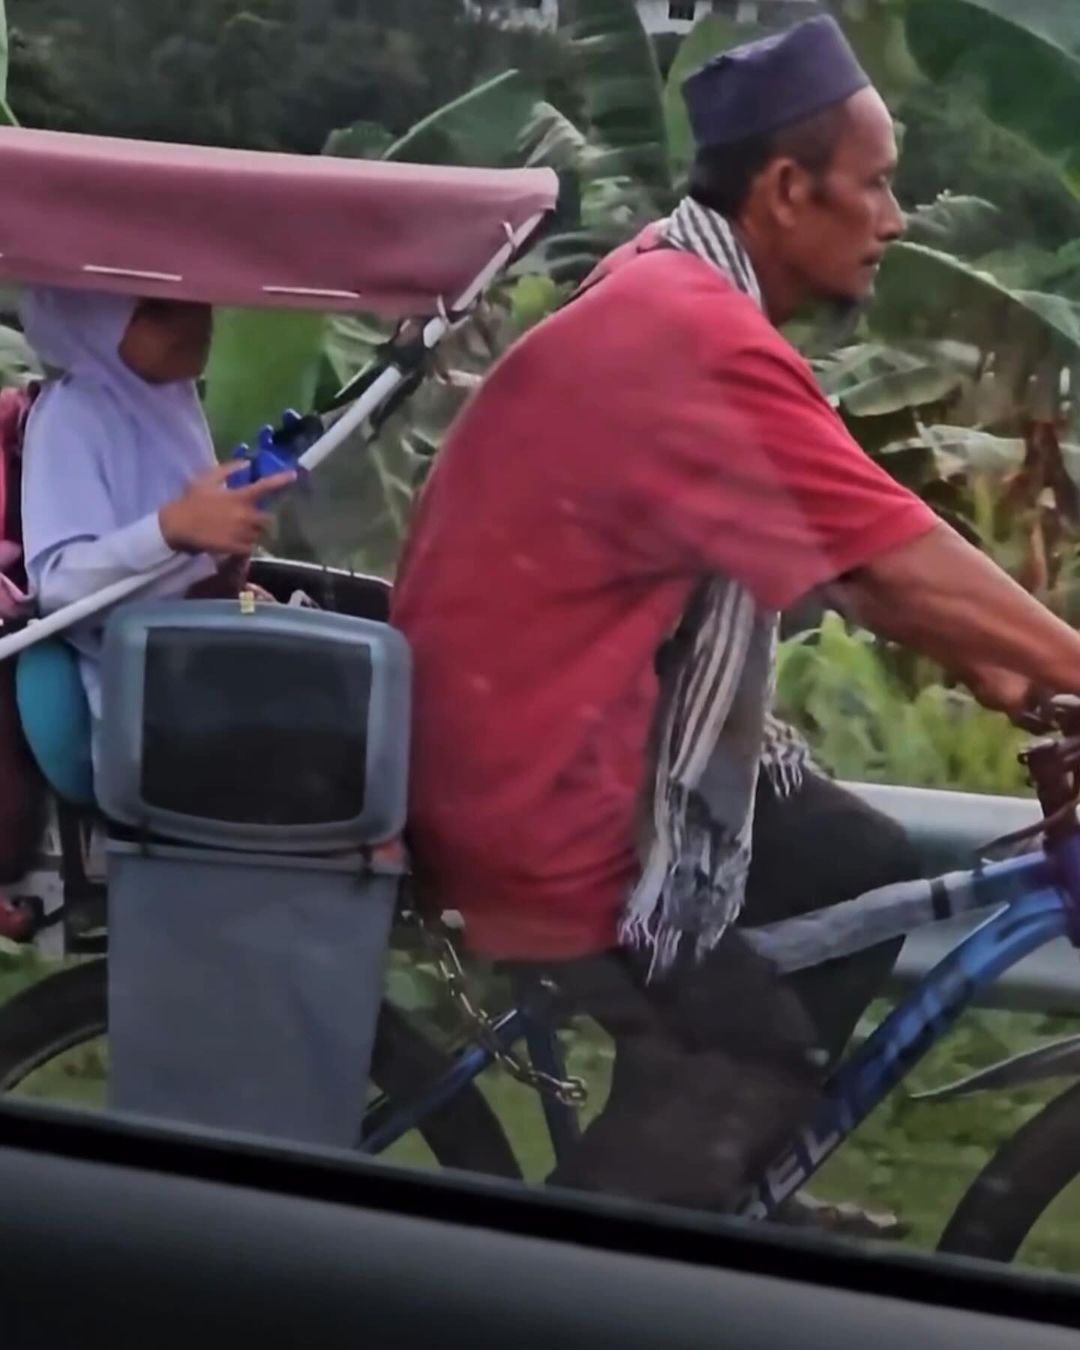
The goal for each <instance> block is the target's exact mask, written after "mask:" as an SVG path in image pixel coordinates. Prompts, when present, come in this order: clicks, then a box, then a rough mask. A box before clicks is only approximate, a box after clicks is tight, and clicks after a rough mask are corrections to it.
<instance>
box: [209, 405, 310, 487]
mask: <svg viewBox="0 0 1080 1350" xmlns="http://www.w3.org/2000/svg"><path fill="white" fill-rule="evenodd" d="M323 431H324V428H323V423H322V418H321V417H317V416H316V415H315V414H314V413H309V414H308V415H307V416H306V417H302V416H301V415H300V413H298V412H295V411H293V409H292V408H290V409H289V410H288V411H287V412H286V413H285V414H284V416H283V417H282V419H281V425H280V426H277V427H271V426H265V427H263V429H262V430H261V431H260V432H259V437H258V440H257V441H256V442H255V446H254V448H252V447H251V446H249V445H246V444H245V445H239V446H237V448H236V450H235V451H234V452H233V455H232V459H233V460H234V461H235V462H236V465H237V468H236V472H235V473H231V474H229V476H228V478H227V479H226V480H225V481H226V483H227V484H228V486H229V487H231V488H241V487H249V486H250V485H251V484H252V483H258V482H261V481H262V480H263V479H264V478H272V477H273V475H274V474H276V473H287V472H289V471H293V472H295V473H297V474H300V475H303V473H304V468H303V466H302V465H301V463H300V457H301V455H303V454H304V452H305V451H306V450H309V449H310V448H311V447H312V446H313V445H314V444H315V442H316V441H317V440H318V439H319V437H320V436H322V434H323ZM274 495H275V496H276V495H277V494H276V493H275V494H274Z"/></svg>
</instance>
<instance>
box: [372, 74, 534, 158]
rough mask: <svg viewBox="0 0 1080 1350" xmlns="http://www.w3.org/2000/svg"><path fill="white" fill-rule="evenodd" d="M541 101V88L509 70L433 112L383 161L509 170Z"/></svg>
mask: <svg viewBox="0 0 1080 1350" xmlns="http://www.w3.org/2000/svg"><path fill="white" fill-rule="evenodd" d="M538 97H539V91H538V89H537V87H536V86H535V85H534V84H532V83H531V82H530V81H528V80H526V79H525V78H524V77H523V76H522V75H521V73H520V72H519V71H516V70H508V71H505V72H504V73H503V74H501V75H496V76H495V77H494V78H493V79H491V80H488V81H487V82H486V83H484V84H481V85H479V86H478V87H477V88H475V89H472V90H470V91H469V93H467V94H462V96H461V97H460V98H458V99H455V100H454V102H453V103H448V104H446V105H445V106H444V107H442V108H439V109H437V110H436V111H435V112H433V113H431V114H430V116H428V117H426V118H424V120H423V121H422V122H420V123H418V125H417V126H415V127H413V128H412V130H410V131H409V132H407V133H406V134H405V135H404V136H402V137H401V138H400V139H399V140H398V141H396V142H395V143H394V144H393V145H391V146H389V147H388V148H387V149H386V150H385V151H384V152H383V156H382V158H384V159H393V160H406V161H410V162H412V163H416V164H468V165H471V166H473V167H475V168H505V167H507V166H509V165H510V164H512V163H513V162H515V161H516V159H517V150H518V145H519V143H520V141H521V138H522V136H523V134H524V133H525V130H526V128H527V127H528V126H529V123H530V120H531V118H532V116H533V111H534V109H535V107H536V103H537V100H538Z"/></svg>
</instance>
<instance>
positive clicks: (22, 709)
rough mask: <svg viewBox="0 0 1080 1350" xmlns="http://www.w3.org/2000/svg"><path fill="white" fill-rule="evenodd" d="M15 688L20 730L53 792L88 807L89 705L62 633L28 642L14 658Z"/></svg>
mask: <svg viewBox="0 0 1080 1350" xmlns="http://www.w3.org/2000/svg"><path fill="white" fill-rule="evenodd" d="M15 690H16V697H17V699H18V704H19V717H20V719H21V721H22V726H23V732H24V734H25V735H26V739H27V741H28V742H29V745H30V749H31V750H32V751H33V755H34V758H35V759H36V760H37V762H38V766H39V767H40V769H41V772H42V773H43V774H44V775H45V777H46V779H47V780H48V782H49V784H50V785H51V786H52V788H53V791H54V792H56V793H57V794H58V795H59V796H61V797H63V798H64V799H65V800H67V801H69V802H73V803H74V804H75V805H76V806H92V805H93V803H94V768H93V761H92V759H91V756H90V735H91V730H90V706H89V704H88V703H87V701H86V694H85V692H84V691H83V685H82V680H81V678H80V677H79V663H78V659H77V657H76V655H75V652H74V650H73V649H72V648H71V647H70V646H69V645H68V644H67V643H66V642H65V641H64V640H63V639H62V638H47V639H46V640H45V641H44V642H39V643H37V645H36V646H33V647H28V648H27V649H26V651H24V652H21V653H20V654H19V657H18V666H17V667H16V670H15Z"/></svg>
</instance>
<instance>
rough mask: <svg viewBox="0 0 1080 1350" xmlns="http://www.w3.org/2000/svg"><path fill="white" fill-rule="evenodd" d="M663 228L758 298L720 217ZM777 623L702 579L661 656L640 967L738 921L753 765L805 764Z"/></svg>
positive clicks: (690, 213)
mask: <svg viewBox="0 0 1080 1350" xmlns="http://www.w3.org/2000/svg"><path fill="white" fill-rule="evenodd" d="M663 235H664V238H665V240H666V242H667V244H668V245H669V246H670V247H674V248H678V249H683V250H685V251H686V252H688V253H693V254H694V255H696V256H697V257H699V258H702V259H703V260H704V261H705V262H708V263H710V264H712V266H714V267H716V268H718V269H719V270H720V271H721V272H722V273H723V274H724V276H725V277H727V278H728V280H729V281H731V283H732V284H733V285H734V286H735V287H737V288H738V289H739V290H740V291H742V292H743V293H744V294H746V295H749V296H750V297H751V298H752V299H753V300H754V302H755V303H756V304H757V305H759V306H761V304H762V297H761V290H760V288H759V286H758V282H757V278H756V277H755V275H754V269H753V267H752V265H751V263H750V259H749V257H748V256H747V254H746V251H745V250H744V249H743V247H742V245H741V244H740V243H739V241H738V240H737V239H736V237H735V234H734V232H733V231H732V229H731V226H730V225H729V224H728V222H727V221H726V220H725V219H724V217H723V216H720V215H718V214H717V213H716V212H714V211H710V210H708V209H707V208H706V207H703V206H701V205H699V204H698V203H697V202H695V201H693V200H692V199H690V198H685V199H684V200H683V201H682V202H681V203H680V205H679V206H678V208H677V209H676V211H675V212H674V214H673V215H672V216H671V217H670V218H669V219H668V220H667V221H666V222H665V224H664V227H663ZM778 624H779V616H778V615H777V614H776V613H775V612H773V611H769V610H763V609H760V608H759V607H758V605H757V603H756V602H755V600H754V598H753V597H752V596H751V595H750V593H749V591H747V589H746V588H745V587H744V586H742V585H740V584H739V583H738V582H737V581H734V580H732V579H731V578H729V577H723V576H715V577H711V578H709V579H708V580H706V581H705V582H703V583H702V585H701V586H700V587H699V588H698V590H697V592H696V593H695V595H694V597H693V598H692V600H691V603H690V606H689V608H688V610H687V612H686V614H685V615H684V617H683V620H682V623H681V624H680V626H679V630H678V632H677V633H676V635H675V636H674V638H673V639H672V641H671V642H670V643H669V644H668V648H667V649H666V653H664V654H662V662H661V698H660V705H659V708H658V711H657V718H656V722H655V724H654V728H653V749H652V758H653V766H652V767H653V773H652V777H651V787H650V791H649V793H648V797H647V803H646V804H647V812H646V820H645V830H644V838H643V841H642V875H641V879H640V881H639V882H638V884H637V886H636V887H635V889H634V891H633V892H632V894H631V896H630V898H629V900H628V902H627V905H626V909H625V911H624V914H623V917H622V923H621V926H620V937H621V940H622V941H623V942H624V943H625V944H626V945H628V946H632V947H637V948H639V949H644V950H646V951H647V952H648V953H649V955H650V975H652V974H655V973H660V972H663V971H665V970H667V969H669V968H670V966H671V965H672V964H673V962H674V961H675V957H676V955H677V953H678V951H679V949H680V947H681V945H682V943H683V941H684V940H687V941H690V942H692V943H693V944H694V947H695V951H696V954H697V955H698V956H699V957H700V956H702V955H704V954H705V953H706V952H708V951H710V950H711V949H712V948H713V947H715V946H716V944H717V943H718V942H719V941H720V939H721V937H722V936H723V935H724V933H725V932H726V930H727V928H728V927H729V925H730V924H731V923H733V922H734V920H735V919H736V918H737V917H738V914H739V911H740V909H741V908H742V903H743V899H744V896H745V891H746V878H747V874H748V872H749V868H750V851H751V838H752V834H753V826H754V796H755V793H756V790H757V783H758V774H759V769H763V770H764V771H765V774H766V778H767V781H768V782H769V784H770V786H771V787H772V788H773V789H774V791H776V792H777V794H778V795H780V796H782V797H786V796H789V795H790V794H791V793H793V792H796V791H798V789H799V788H800V787H801V785H802V779H803V774H804V772H805V771H806V769H807V768H808V767H809V766H810V764H811V761H810V757H809V751H808V750H807V748H806V746H805V744H804V743H803V741H802V739H801V738H800V737H799V735H798V733H797V732H795V731H794V730H792V728H790V727H788V726H786V725H785V724H784V723H782V722H780V721H778V720H777V719H776V718H775V717H774V716H773V715H772V713H771V711H770V709H771V707H772V699H773V693H774V690H775V682H776V635H777V628H778ZM664 658H666V659H664Z"/></svg>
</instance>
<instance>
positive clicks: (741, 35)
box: [664, 14, 756, 178]
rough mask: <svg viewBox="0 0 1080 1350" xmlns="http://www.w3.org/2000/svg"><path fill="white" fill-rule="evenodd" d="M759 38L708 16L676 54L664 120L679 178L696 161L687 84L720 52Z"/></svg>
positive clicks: (675, 169)
mask: <svg viewBox="0 0 1080 1350" xmlns="http://www.w3.org/2000/svg"><path fill="white" fill-rule="evenodd" d="M753 36H756V33H755V32H754V31H748V29H747V26H746V25H745V24H741V25H739V26H738V27H736V25H735V24H734V23H732V22H731V21H730V20H729V19H722V18H721V17H720V16H719V15H717V14H707V15H706V16H705V17H704V18H703V19H701V20H699V21H698V22H697V23H696V24H695V25H694V27H693V28H692V29H691V30H690V32H689V33H687V35H686V37H685V38H684V39H683V41H682V42H681V43H680V45H679V49H678V51H677V52H676V53H675V60H674V61H673V62H672V63H671V69H670V70H669V71H668V78H667V86H666V88H665V90H664V121H665V123H666V124H667V140H668V154H669V155H670V157H671V171H672V174H673V176H675V177H676V178H678V177H680V176H681V175H683V174H685V173H686V171H687V169H689V167H690V164H691V161H692V160H693V158H694V137H693V133H692V132H691V130H690V117H689V114H688V113H687V111H686V103H685V101H684V100H683V93H682V87H683V83H684V81H685V80H686V79H687V78H688V77H689V76H690V75H692V74H693V73H694V71H695V70H698V69H699V68H700V67H701V66H703V65H704V64H705V63H706V61H709V60H711V58H712V57H714V56H716V55H717V54H718V53H719V52H723V51H727V49H728V48H729V47H734V46H736V45H738V43H740V42H745V41H747V39H748V38H750V37H753Z"/></svg>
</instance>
